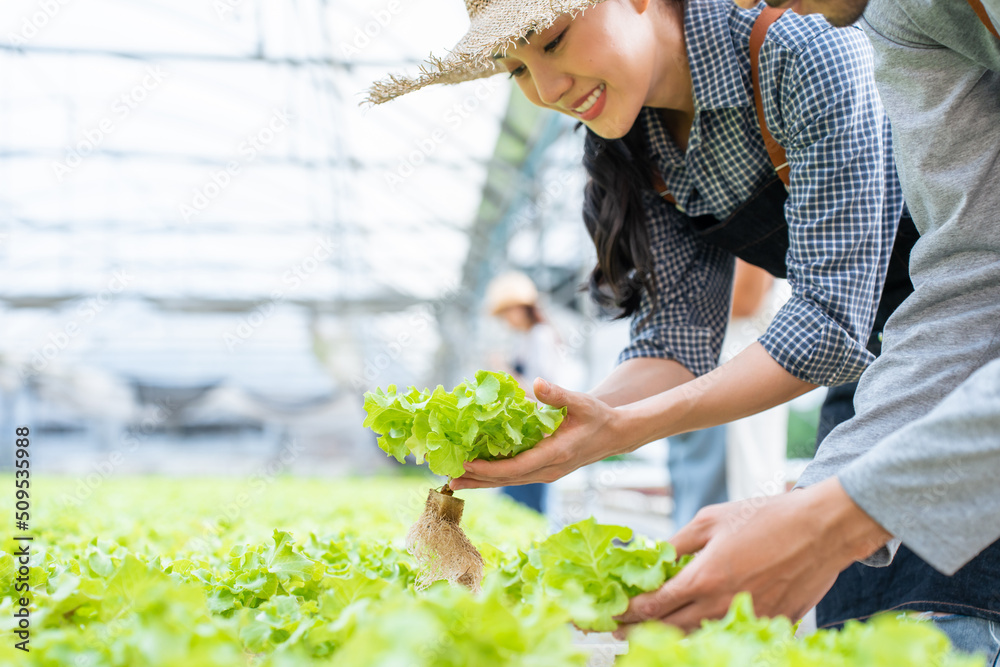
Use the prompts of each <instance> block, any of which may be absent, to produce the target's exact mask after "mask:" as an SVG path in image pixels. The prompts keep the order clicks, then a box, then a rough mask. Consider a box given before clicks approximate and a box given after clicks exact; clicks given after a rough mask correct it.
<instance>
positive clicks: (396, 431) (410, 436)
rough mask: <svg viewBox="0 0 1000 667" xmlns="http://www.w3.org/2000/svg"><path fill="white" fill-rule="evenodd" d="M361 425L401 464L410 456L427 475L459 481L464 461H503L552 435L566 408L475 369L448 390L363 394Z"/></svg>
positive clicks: (504, 377) (507, 378)
mask: <svg viewBox="0 0 1000 667" xmlns="http://www.w3.org/2000/svg"><path fill="white" fill-rule="evenodd" d="M365 412H366V413H367V417H366V418H365V421H364V425H365V426H366V427H368V428H371V429H372V430H373V431H375V433H377V434H378V435H379V436H380V437H379V439H378V445H379V447H381V448H382V449H383V451H385V452H386V453H387V454H389V455H390V456H393V457H395V458H396V460H397V461H399V462H400V463H402V462H403V461H404V460H405V459H406V456H407V455H408V454H413V456H414V457H415V458H416V461H417V463H418V464H421V463H423V462H424V460H426V461H427V463H428V466H429V467H430V469H431V472H433V473H435V474H437V475H444V476H446V477H460V476H461V475H462V474H463V473H464V472H465V468H464V467H463V465H462V464H463V463H465V462H466V461H473V460H475V459H487V460H494V459H499V458H506V457H510V456H514V455H515V454H519V453H521V452H523V451H525V450H528V449H531V448H532V447H534V446H535V445H536V444H538V442H540V441H541V440H542V438H544V437H545V436H546V435H548V434H549V433H552V432H553V431H555V430H556V429H557V428H558V427H559V425H560V424H561V423H562V420H563V417H565V415H566V409H565V408H552V407H549V406H547V405H540V404H538V403H535V402H534V401H532V400H530V399H528V398H527V396H526V395H525V393H524V390H523V389H521V387H520V386H518V384H517V382H516V381H515V380H514V378H512V377H511V376H510V375H508V374H506V373H495V372H491V371H479V372H477V373H476V376H475V378H474V379H472V380H466V381H465V382H463V383H461V384H460V385H458V386H457V387H455V388H454V389H453V390H452V391H450V392H448V391H445V390H444V387H442V386H441V385H438V386H437V388H436V389H434V390H433V391H430V390H428V389H425V390H423V391H419V390H418V389H417V388H416V387H410V388H409V389H407V390H406V391H405V392H398V391H397V389H396V385H389V387H388V388H387V389H385V390H384V391H383V390H382V389H381V388H378V389H375V390H374V391H370V392H368V393H366V394H365Z"/></svg>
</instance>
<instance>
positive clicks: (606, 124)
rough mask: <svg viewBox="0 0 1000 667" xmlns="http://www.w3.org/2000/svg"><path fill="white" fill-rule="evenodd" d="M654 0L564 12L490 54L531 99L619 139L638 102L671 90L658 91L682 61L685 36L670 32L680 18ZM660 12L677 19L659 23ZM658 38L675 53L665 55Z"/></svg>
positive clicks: (615, 1)
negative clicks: (547, 25) (548, 24)
mask: <svg viewBox="0 0 1000 667" xmlns="http://www.w3.org/2000/svg"><path fill="white" fill-rule="evenodd" d="M659 2H660V0H606V1H605V2H602V3H601V4H599V5H596V6H595V7H592V8H590V9H588V10H586V11H585V12H583V13H582V14H579V15H577V17H576V18H575V19H571V18H570V17H569V15H568V14H566V15H563V16H561V17H559V19H558V20H557V21H556V22H555V23H554V24H553V25H552V26H551V27H550V28H548V29H547V30H544V31H542V32H541V33H534V34H531V33H529V36H528V38H527V39H526V40H520V41H519V42H518V43H517V45H516V46H513V47H510V48H508V49H507V51H506V53H504V54H498V55H497V56H496V59H497V61H498V62H499V63H501V64H502V65H503V66H504V67H506V68H507V70H508V71H509V72H510V73H511V76H512V77H513V78H514V79H515V80H516V81H517V84H518V86H520V88H521V91H522V92H524V94H525V96H526V97H527V98H528V99H529V100H530V101H531V102H532V103H534V104H536V105H538V106H540V107H545V108H548V109H554V110H556V111H558V112H560V113H563V114H566V115H567V116H572V117H573V118H576V119H578V120H581V121H583V123H584V124H585V125H587V127H589V128H590V129H591V130H592V131H593V132H595V133H596V134H598V135H600V136H601V137H604V138H605V139H618V138H620V137H622V136H624V135H625V134H626V133H627V132H628V131H629V128H631V127H632V124H633V123H634V122H635V120H636V118H637V117H638V115H639V111H640V110H641V109H642V107H643V106H660V105H663V103H664V102H666V101H669V100H670V98H671V97H672V96H674V95H672V94H671V93H670V92H669V91H665V90H664V88H665V87H668V86H669V85H670V84H671V83H676V82H675V81H674V79H676V78H678V77H675V76H672V75H671V74H670V73H671V72H672V69H671V68H670V67H669V64H670V63H673V62H675V61H676V59H677V57H678V56H679V57H680V58H681V59H683V60H684V65H685V66H686V64H687V60H686V55H685V54H684V45H683V35H682V34H675V35H673V39H670V37H671V34H670V33H671V32H675V33H679V32H680V30H681V28H680V21H679V20H676V18H677V17H673V15H672V14H670V12H669V11H667V8H666V7H664V6H663V5H662V4H661V5H660V6H658V7H656V10H658V11H656V10H654V4H653V3H659ZM670 17H672V18H673V19H674V20H672V21H671V20H670ZM665 18H666V19H667V20H668V23H673V24H676V25H665V24H664V23H663V22H664V19H665ZM664 36H666V37H667V39H664ZM664 44H666V45H667V47H666V48H668V49H670V50H675V49H679V54H678V53H673V54H667V55H668V57H667V58H663V55H664V54H663V52H662V51H663V48H664ZM669 56H673V57H669ZM665 64H666V65H668V66H664V65H665ZM665 92H666V93H667V95H666V97H664V93H665Z"/></svg>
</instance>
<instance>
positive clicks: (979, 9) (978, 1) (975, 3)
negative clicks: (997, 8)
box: [969, 0, 1000, 39]
mask: <svg viewBox="0 0 1000 667" xmlns="http://www.w3.org/2000/svg"><path fill="white" fill-rule="evenodd" d="M969 4H970V5H971V6H972V11H974V12H976V16H978V17H979V20H980V21H982V22H983V25H984V26H986V28H987V29H988V30H989V31H990V32H992V33H993V36H994V37H996V38H997V39H1000V34H997V27H996V26H995V25H993V20H992V19H991V18H990V15H989V14H987V13H986V8H985V7H983V3H982V0H969Z"/></svg>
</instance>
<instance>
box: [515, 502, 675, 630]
mask: <svg viewBox="0 0 1000 667" xmlns="http://www.w3.org/2000/svg"><path fill="white" fill-rule="evenodd" d="M615 540H618V541H619V542H620V543H624V542H628V541H629V540H632V530H631V529H629V528H624V527H622V526H604V525H600V524H598V523H597V522H596V521H595V520H594V519H593V517H591V518H589V519H586V520H585V521H580V522H578V523H575V524H572V525H570V526H566V527H565V528H563V529H562V530H561V531H559V532H558V533H556V534H555V535H552V536H551V537H549V538H548V539H546V540H545V541H543V542H541V543H540V544H538V545H537V546H536V547H534V548H533V549H531V550H529V551H528V552H527V554H526V555H525V556H522V558H521V559H520V561H519V562H518V566H519V572H520V579H521V581H520V582H515V581H513V580H512V577H510V576H509V573H508V577H507V581H508V590H511V588H512V586H516V588H517V590H519V591H520V596H521V597H522V598H524V599H527V598H530V596H531V595H532V594H534V593H536V592H541V593H543V594H544V595H546V596H548V597H553V598H556V599H557V600H558V601H559V602H560V604H562V605H563V606H564V607H565V608H566V609H567V610H568V611H569V613H570V616H571V617H572V618H573V622H574V623H576V624H577V625H578V626H579V627H580V628H582V629H584V630H597V631H609V630H614V629H615V628H616V627H617V624H616V623H615V621H614V620H612V619H613V617H614V616H617V615H618V614H621V613H624V612H625V610H626V609H627V608H628V601H629V598H632V597H635V596H636V595H639V594H640V593H643V592H646V591H651V590H654V589H656V588H659V587H660V586H661V585H663V582H665V581H666V580H667V579H669V578H670V577H672V576H674V575H675V574H676V573H677V572H679V571H680V569H681V568H682V567H683V566H684V565H685V564H686V563H687V561H688V560H689V559H688V558H682V559H681V560H680V561H678V560H677V552H676V551H675V550H674V548H673V546H672V545H670V544H669V543H667V542H655V543H654V542H649V541H645V540H639V539H636V540H634V541H632V542H631V543H630V544H628V545H627V546H623V545H616V544H614V542H615ZM525 560H527V562H526V563H525V562H524V561H525Z"/></svg>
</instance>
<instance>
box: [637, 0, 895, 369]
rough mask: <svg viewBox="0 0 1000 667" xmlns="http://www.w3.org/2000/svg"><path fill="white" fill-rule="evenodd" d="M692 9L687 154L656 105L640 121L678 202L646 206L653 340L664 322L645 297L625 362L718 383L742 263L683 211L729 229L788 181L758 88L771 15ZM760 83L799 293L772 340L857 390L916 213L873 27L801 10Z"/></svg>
mask: <svg viewBox="0 0 1000 667" xmlns="http://www.w3.org/2000/svg"><path fill="white" fill-rule="evenodd" d="M686 7H687V9H686V12H685V20H684V30H685V36H686V39H687V51H688V58H689V62H690V65H691V78H692V81H693V84H694V100H695V118H694V125H693V127H692V128H691V134H690V138H689V140H688V149H687V152H686V153H682V152H681V151H680V150H679V149H678V148H677V146H676V144H674V142H673V140H672V139H671V138H670V136H669V134H668V133H667V131H666V129H665V127H664V126H663V125H662V123H661V122H660V116H659V115H658V113H657V111H656V110H655V109H652V108H649V107H646V108H643V109H642V111H641V112H640V115H639V119H638V120H637V121H636V122H641V123H643V128H644V130H645V136H646V139H647V142H648V145H649V147H650V151H651V154H652V157H653V161H654V163H655V164H657V165H658V166H659V168H660V172H661V174H662V175H663V179H664V181H665V182H666V184H667V187H668V189H669V191H670V192H671V193H672V194H673V195H674V197H675V198H676V199H677V205H676V207H675V206H674V205H673V204H670V203H668V202H666V201H664V200H662V199H661V198H660V197H659V196H658V195H657V193H656V192H655V191H654V190H653V189H652V188H649V189H648V191H647V192H645V193H644V198H645V206H646V215H647V224H648V227H649V236H650V243H651V245H652V250H653V257H654V261H655V265H656V266H655V270H656V280H657V286H658V288H659V304H658V308H657V311H656V312H655V313H654V315H653V317H652V318H651V319H650V320H649V321H648V322H646V323H645V325H644V326H642V327H640V326H639V323H640V322H641V321H642V320H643V319H644V318H645V316H646V315H647V314H648V312H649V310H650V303H649V299H648V296H647V297H646V298H645V299H644V300H643V304H642V306H641V308H640V310H639V312H638V313H637V315H636V316H635V318H634V319H633V322H632V340H631V343H630V345H629V346H628V347H627V348H626V349H625V350H624V351H623V352H622V353H621V355H620V357H619V362H621V361H625V360H626V359H631V358H633V357H659V358H664V359H674V360H676V361H678V362H679V363H681V364H682V365H684V366H685V367H686V368H687V369H688V370H690V371H691V372H692V373H694V374H695V375H702V374H704V373H707V372H708V371H710V370H712V369H713V368H714V367H715V366H716V364H717V362H718V358H719V353H720V349H721V347H722V338H723V334H724V332H725V326H726V322H727V320H728V318H729V307H730V298H731V293H732V281H733V267H734V259H733V257H732V255H730V254H729V253H728V252H726V251H724V250H722V249H720V248H717V247H715V246H711V245H708V244H707V243H706V242H705V241H703V240H702V239H700V238H699V237H697V236H696V235H695V234H694V233H693V232H692V231H691V230H690V229H689V227H688V225H687V223H686V222H685V221H684V220H683V213H681V211H684V212H686V213H687V214H689V215H692V216H700V215H713V216H715V217H717V218H722V219H725V218H726V217H728V216H729V215H730V214H731V213H733V211H734V210H735V209H736V208H737V207H738V206H739V205H740V204H742V203H744V202H745V201H747V200H748V199H749V198H750V196H751V194H752V193H753V192H754V191H755V190H756V189H757V188H758V187H760V186H761V185H762V184H763V183H765V182H766V181H767V180H769V179H771V178H773V176H774V167H773V165H772V163H771V160H770V158H769V156H768V154H767V151H766V150H765V148H764V143H763V139H762V138H761V134H760V126H759V125H758V122H757V116H756V111H755V108H754V101H753V88H752V86H751V83H750V55H749V51H750V47H749V44H750V30H751V28H752V26H753V22H754V19H755V18H756V17H757V14H758V13H759V11H760V10H759V9H751V10H746V9H741V8H739V7H737V6H736V5H734V4H732V3H731V2H727V1H725V0H689V2H688V3H687V5H686ZM760 81H761V95H762V97H763V101H764V115H765V118H766V120H767V126H768V129H769V130H770V131H771V134H772V135H773V136H774V139H775V140H776V141H777V142H778V143H780V144H781V145H782V146H783V147H784V148H785V150H786V151H787V155H788V161H789V164H790V179H791V181H790V187H789V196H788V200H787V201H786V203H785V217H786V221H787V223H788V235H789V250H788V254H787V258H786V264H787V269H788V282H789V285H790V287H791V290H792V296H791V298H790V300H789V301H788V302H787V303H786V304H785V305H784V307H782V308H781V310H780V311H779V312H778V313H777V314H776V315H775V317H774V319H773V321H772V323H771V325H770V327H769V328H768V330H767V331H766V332H765V334H764V336H762V337H761V338H760V339H759V342H760V343H761V344H762V345H763V346H764V348H765V349H766V350H767V352H768V354H770V355H771V357H772V358H774V360H775V361H777V362H778V363H779V364H780V365H781V366H782V367H783V368H784V369H785V370H787V371H788V372H789V373H791V374H792V375H794V376H795V377H797V378H799V379H802V380H806V381H808V382H812V383H814V384H819V385H836V384H841V383H844V382H850V381H853V380H857V379H858V377H859V376H860V375H861V372H862V371H863V370H864V369H865V367H866V366H867V365H868V364H869V363H870V362H871V361H872V359H873V356H872V354H871V353H870V352H868V350H867V349H865V344H866V342H867V340H868V336H869V334H870V332H871V328H872V325H873V323H874V318H875V311H876V308H877V306H878V301H879V297H880V295H881V292H882V285H883V283H884V281H885V273H886V270H887V267H888V261H889V254H890V252H891V251H892V244H893V240H894V238H895V234H896V227H897V226H898V224H899V217H900V215H901V213H902V207H903V196H902V192H901V190H900V187H899V182H898V180H897V177H896V172H895V168H894V166H893V162H892V150H891V141H890V130H889V122H888V118H887V117H886V115H885V112H884V111H883V109H882V105H881V102H880V101H879V97H878V93H877V91H876V89H875V80H874V76H873V59H872V48H871V45H870V44H869V42H868V39H867V38H866V37H865V35H864V33H863V32H862V31H861V30H860V29H859V28H854V27H852V28H840V29H838V28H832V27H831V26H830V25H829V24H827V23H826V22H825V21H824V20H823V19H822V18H821V17H820V16H818V15H816V16H800V15H798V14H796V13H795V12H792V11H788V12H785V14H784V15H783V16H782V17H781V19H779V20H778V21H777V22H776V23H775V24H774V25H772V26H771V29H770V31H769V32H768V35H767V39H766V41H765V43H764V46H763V48H762V49H761V55H760Z"/></svg>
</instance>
